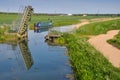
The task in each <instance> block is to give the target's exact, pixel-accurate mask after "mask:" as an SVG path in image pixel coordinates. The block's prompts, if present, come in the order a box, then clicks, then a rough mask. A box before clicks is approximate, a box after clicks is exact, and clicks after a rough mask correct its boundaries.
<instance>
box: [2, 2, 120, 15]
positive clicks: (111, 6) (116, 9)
mask: <svg viewBox="0 0 120 80" xmlns="http://www.w3.org/2000/svg"><path fill="white" fill-rule="evenodd" d="M27 5H31V6H32V7H33V8H34V12H35V13H65V14H87V13H88V14H98V13H100V14H101V13H102V14H108V13H109V14H113V13H115V14H118V13H120V0H1V1H0V12H20V11H21V9H23V8H24V7H25V6H27Z"/></svg>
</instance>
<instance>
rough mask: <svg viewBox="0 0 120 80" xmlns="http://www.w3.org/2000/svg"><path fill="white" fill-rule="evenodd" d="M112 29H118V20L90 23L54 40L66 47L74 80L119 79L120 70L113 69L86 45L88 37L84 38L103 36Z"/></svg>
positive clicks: (98, 53) (119, 26)
mask: <svg viewBox="0 0 120 80" xmlns="http://www.w3.org/2000/svg"><path fill="white" fill-rule="evenodd" d="M112 29H120V20H111V21H105V22H97V23H91V24H88V25H85V26H82V27H81V28H79V29H78V30H77V31H76V33H73V34H70V33H64V34H63V36H62V37H60V38H58V39H56V40H55V42H56V43H58V44H60V45H65V46H66V47H67V49H68V53H69V56H70V61H71V65H72V68H73V71H74V75H75V79H76V80H119V79H120V76H119V75H120V68H115V67H113V65H112V64H111V63H110V62H109V61H108V60H107V59H106V58H105V57H104V56H103V55H102V54H101V53H100V52H99V51H97V50H96V49H95V48H94V47H92V46H91V45H90V44H89V43H88V41H87V40H88V37H85V36H86V35H97V34H103V33H106V32H107V31H109V30H112ZM119 38H120V37H119ZM118 41H119V39H118Z"/></svg>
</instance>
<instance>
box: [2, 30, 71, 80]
mask: <svg viewBox="0 0 120 80" xmlns="http://www.w3.org/2000/svg"><path fill="white" fill-rule="evenodd" d="M46 34H47V31H46V32H41V33H34V31H32V30H31V31H29V35H28V36H29V38H28V41H22V42H19V43H17V44H16V45H12V44H7V43H1V44H0V65H1V66H0V80H69V79H67V78H66V77H65V76H66V74H71V73H72V72H71V68H70V66H68V60H69V58H68V56H66V55H65V54H66V52H67V49H66V48H65V47H61V46H50V45H48V44H47V43H46V42H45V39H44V37H45V35H46Z"/></svg>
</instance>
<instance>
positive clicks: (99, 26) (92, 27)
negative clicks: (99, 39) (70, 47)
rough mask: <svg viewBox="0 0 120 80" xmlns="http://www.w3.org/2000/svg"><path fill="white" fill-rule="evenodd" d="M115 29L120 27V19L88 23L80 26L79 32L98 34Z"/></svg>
mask: <svg viewBox="0 0 120 80" xmlns="http://www.w3.org/2000/svg"><path fill="white" fill-rule="evenodd" d="M115 29H120V19H117V20H110V21H104V22H96V23H91V24H87V25H84V26H82V27H80V28H79V30H77V33H78V34H81V35H98V34H105V33H106V32H107V31H109V30H115Z"/></svg>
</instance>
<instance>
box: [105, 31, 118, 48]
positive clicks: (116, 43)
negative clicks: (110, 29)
mask: <svg viewBox="0 0 120 80" xmlns="http://www.w3.org/2000/svg"><path fill="white" fill-rule="evenodd" d="M107 42H108V43H110V44H112V45H113V46H115V47H117V48H118V49H120V33H118V34H117V35H116V36H115V37H114V38H113V39H110V40H108V41H107Z"/></svg>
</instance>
